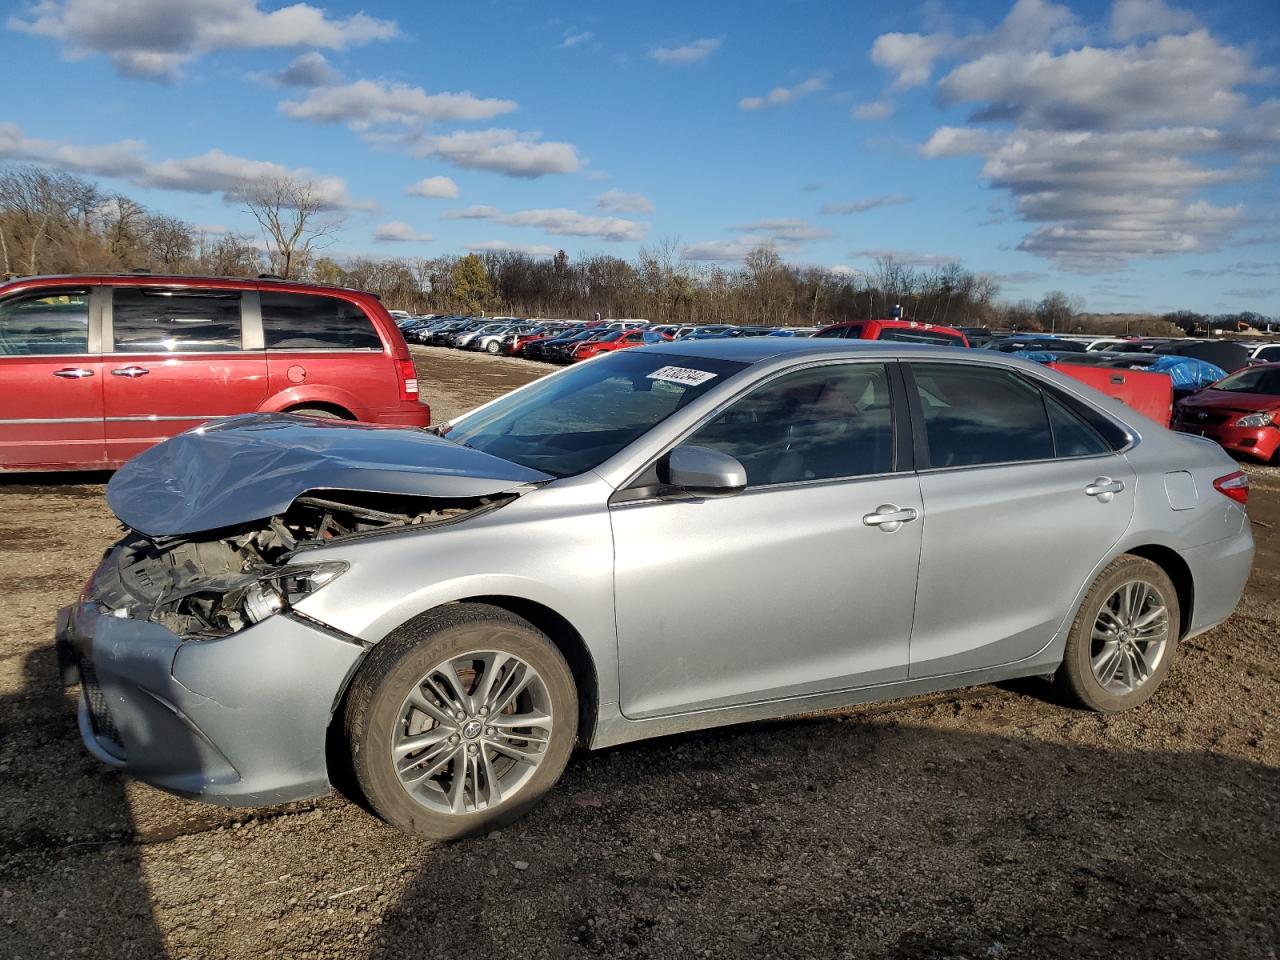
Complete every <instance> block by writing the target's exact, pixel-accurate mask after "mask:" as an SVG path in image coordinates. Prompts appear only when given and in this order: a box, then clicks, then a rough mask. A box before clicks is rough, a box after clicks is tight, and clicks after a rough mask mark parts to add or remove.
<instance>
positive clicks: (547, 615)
mask: <svg viewBox="0 0 1280 960" xmlns="http://www.w3.org/2000/svg"><path fill="white" fill-rule="evenodd" d="M457 602H459V603H481V604H485V605H487V606H490V607H497V608H498V609H500V610H506V611H507V612H508V613H514V614H515V615H516V616H517V617H522V618H523V619H525V620H528V621H529V622H530V623H531V624H533V625H534V626H535V627H537V628H538V629H539V630H541V631H542V632H543V633H545V634H546V635H547V636H548V637H549V638H550V639H551V642H552V643H554V644H555V645H556V649H558V650H559V651H560V653H561V655H562V656H563V657H564V658H565V661H566V662H568V664H569V670H570V671H572V673H573V683H574V686H575V687H576V688H577V690H578V742H579V744H580V745H583V746H585V745H587V744H589V743H590V742H591V738H592V735H593V733H594V731H595V728H596V717H597V715H598V712H599V701H600V679H599V674H598V673H597V672H596V662H595V658H594V657H592V656H591V651H590V649H588V647H587V643H586V640H584V639H583V636H582V634H581V633H580V632H579V631H578V629H577V628H576V627H575V626H574V625H573V624H572V623H570V622H569V621H568V620H567V619H566V618H565V617H564V616H563V615H562V614H560V613H559V612H558V611H556V610H553V609H551V607H548V606H546V605H545V604H542V603H539V602H538V601H536V600H528V599H526V598H524V597H513V596H506V595H482V596H475V597H464V598H462V599H460V600H459V601H457Z"/></svg>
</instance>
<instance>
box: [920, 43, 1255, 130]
mask: <svg viewBox="0 0 1280 960" xmlns="http://www.w3.org/2000/svg"><path fill="white" fill-rule="evenodd" d="M1258 79H1261V72H1260V71H1258V70H1257V69H1255V68H1254V67H1253V66H1252V65H1251V63H1250V61H1249V58H1248V56H1247V55H1245V54H1244V52H1243V51H1241V50H1239V49H1236V48H1233V47H1228V46H1224V45H1222V44H1219V43H1218V42H1217V41H1216V40H1214V39H1213V37H1211V36H1210V35H1209V34H1208V33H1207V32H1206V31H1203V30H1199V31H1196V32H1195V33H1191V34H1188V35H1185V36H1166V37H1160V38H1158V39H1156V40H1154V41H1152V42H1150V43H1147V44H1142V45H1136V46H1126V47H1120V48H1116V49H1102V48H1098V47H1084V48H1082V49H1080V50H1072V51H1068V52H1067V53H1063V54H1061V55H1058V56H1054V55H1053V54H1050V53H1048V52H1046V51H1037V52H1034V53H1021V52H1011V53H996V54H987V55H985V56H982V57H979V58H978V59H976V60H973V61H971V62H969V63H965V64H962V65H960V66H958V67H956V69H954V70H953V71H951V73H949V74H948V75H947V76H946V77H944V78H943V79H942V80H941V81H940V82H939V84H938V93H939V95H940V96H941V98H942V100H943V101H944V102H945V103H948V104H957V103H975V102H976V103H986V104H987V105H988V106H987V107H986V108H985V109H983V110H981V111H979V113H978V114H977V115H976V116H975V119H977V120H998V121H1001V122H1015V123H1023V124H1027V125H1029V126H1034V127H1053V128H1058V129H1063V128H1070V129H1094V128H1099V127H1102V128H1110V129H1116V128H1132V127H1135V126H1144V125H1148V124H1150V125H1159V124H1202V123H1208V124H1213V123H1220V122H1222V121H1223V120H1226V119H1227V118H1229V117H1230V116H1232V115H1233V114H1235V113H1236V112H1238V111H1239V110H1240V108H1241V107H1242V106H1243V105H1244V104H1245V102H1246V98H1245V97H1244V95H1243V94H1240V93H1237V92H1235V90H1234V89H1233V88H1234V87H1236V86H1237V85H1239V84H1242V83H1248V82H1252V81H1254V80H1258Z"/></svg>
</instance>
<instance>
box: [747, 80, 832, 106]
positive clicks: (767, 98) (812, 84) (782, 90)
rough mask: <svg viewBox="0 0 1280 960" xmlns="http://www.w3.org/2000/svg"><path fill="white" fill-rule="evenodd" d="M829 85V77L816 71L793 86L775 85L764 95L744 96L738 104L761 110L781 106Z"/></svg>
mask: <svg viewBox="0 0 1280 960" xmlns="http://www.w3.org/2000/svg"><path fill="white" fill-rule="evenodd" d="M826 85H827V78H826V76H825V75H824V74H821V73H815V74H814V75H813V76H811V77H810V78H809V79H808V80H805V81H803V82H801V83H797V84H795V85H794V86H791V87H774V88H773V89H772V90H770V91H769V92H768V93H766V94H765V95H764V96H763V97H743V98H742V99H741V100H739V101H738V106H739V107H741V108H742V109H743V110H760V109H762V108H764V107H780V106H783V105H784V104H788V103H792V102H794V101H796V100H799V99H800V98H801V97H807V96H809V94H811V93H817V92H818V91H819V90H822V89H823V88H824V87H826Z"/></svg>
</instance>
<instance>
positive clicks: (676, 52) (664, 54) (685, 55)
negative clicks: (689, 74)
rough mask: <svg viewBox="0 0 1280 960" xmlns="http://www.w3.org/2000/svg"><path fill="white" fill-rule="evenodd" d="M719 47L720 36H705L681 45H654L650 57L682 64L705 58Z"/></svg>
mask: <svg viewBox="0 0 1280 960" xmlns="http://www.w3.org/2000/svg"><path fill="white" fill-rule="evenodd" d="M719 49H720V39H719V38H718V37H705V38H703V39H701V40H695V41H693V42H692V43H687V44H684V45H683V46H679V47H653V48H651V49H650V50H649V59H650V60H656V61H657V62H658V63H668V64H675V65H677V66H682V65H684V64H687V63H698V62H700V61H702V60H705V59H707V57H709V56H711V55H712V54H713V53H715V52H716V51H717V50H719Z"/></svg>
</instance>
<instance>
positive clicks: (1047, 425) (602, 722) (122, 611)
mask: <svg viewBox="0 0 1280 960" xmlns="http://www.w3.org/2000/svg"><path fill="white" fill-rule="evenodd" d="M1247 494H1248V485H1247V480H1246V479H1245V477H1244V475H1243V474H1241V473H1240V472H1239V471H1238V470H1237V469H1236V466H1235V464H1234V463H1233V462H1232V461H1231V460H1230V459H1229V458H1228V457H1227V456H1226V455H1225V454H1224V453H1223V452H1222V451H1221V450H1220V449H1219V447H1218V446H1217V445H1216V444H1213V443H1211V442H1208V441H1205V440H1202V439H1199V438H1196V437H1191V436H1187V435H1182V434H1175V433H1171V432H1169V431H1168V430H1166V429H1165V428H1163V427H1161V426H1158V425H1157V424H1155V423H1153V422H1151V421H1149V420H1146V419H1144V418H1143V417H1142V416H1141V415H1139V414H1136V413H1134V412H1133V411H1132V410H1130V409H1128V408H1127V407H1124V406H1121V405H1119V404H1117V403H1116V402H1114V401H1112V400H1109V399H1108V398H1106V397H1104V396H1102V395H1101V394H1098V393H1095V392H1093V391H1091V390H1090V389H1088V388H1086V387H1084V386H1082V385H1081V384H1079V383H1078V382H1076V381H1074V380H1071V379H1068V378H1066V377H1063V376H1060V375H1058V374H1056V373H1054V372H1053V371H1051V370H1047V369H1044V368H1041V367H1038V366H1035V365H1032V364H1028V363H1025V362H1023V361H1021V360H1017V359H1014V358H1011V357H1007V356H1004V355H1001V354H998V353H993V352H985V351H984V352H976V351H975V352H967V351H961V350H952V349H941V348H931V347H912V346H910V345H905V344H890V345H877V344H872V343H861V342H851V341H827V340H803V339H783V338H771V337H764V338H751V339H745V338H744V339H739V340H731V341H724V340H720V341H717V340H708V341H682V342H678V343H671V344H666V345H662V346H655V347H646V348H639V349H634V350H628V351H621V352H618V353H614V354H611V355H608V356H605V357H602V358H600V359H597V360H593V361H590V362H588V363H583V364H579V365H576V366H574V367H572V368H569V369H567V370H565V371H563V372H561V373H558V374H555V375H553V376H549V377H546V378H543V379H541V380H538V381H536V382H535V383H532V384H530V385H529V386H527V387H524V388H522V389H520V390H517V391H516V392H514V393H511V394H508V395H507V396H505V397H502V398H500V399H498V400H495V401H493V402H492V403H490V404H487V405H485V406H483V407H480V408H479V409H477V410H475V411H473V412H471V413H470V414H468V415H466V416H464V417H462V418H460V419H459V420H457V421H455V422H453V423H451V424H448V425H445V426H444V427H443V428H438V429H436V430H435V431H432V432H427V431H409V430H387V429H377V428H370V427H365V426H361V425H357V424H351V423H343V422H337V421H319V420H310V419H308V418H303V417H289V416H277V417H261V416H259V417H245V418H237V419H234V420H228V421H223V422H220V423H218V424H213V425H208V426H206V427H203V428H200V429H197V430H194V431H192V432H189V433H186V434H183V435H182V436H179V437H177V438H175V439H173V440H171V441H169V442H167V443H165V444H162V445H160V446H159V447H156V448H154V449H153V450H150V451H148V452H147V453H144V454H142V455H141V456H139V457H138V458H137V459H135V460H133V461H132V462H131V463H129V464H128V465H126V466H125V467H124V468H123V469H121V470H120V471H119V472H118V473H117V474H116V475H115V477H114V478H113V479H112V481H111V484H110V486H109V488H108V494H107V495H108V500H109V502H110V504H111V506H112V508H113V510H114V511H115V512H116V514H117V516H118V517H119V518H120V520H121V521H122V522H123V523H124V525H125V526H126V528H127V531H128V532H127V535H126V536H125V537H124V538H123V539H122V540H121V541H120V542H119V543H118V544H116V545H115V546H114V547H112V548H111V549H110V550H109V551H108V552H107V554H106V556H105V557H104V558H103V561H102V563H101V565H100V566H99V568H98V570H97V571H96V572H95V573H94V575H93V577H92V579H91V580H90V582H89V584H88V585H87V587H86V589H85V593H84V596H83V598H82V601H81V602H80V603H78V604H76V605H74V606H72V607H68V608H66V609H64V610H63V611H61V613H60V616H59V634H58V649H59V652H60V654H61V659H62V663H63V666H64V677H65V679H66V681H67V682H68V683H75V682H78V683H80V687H81V707H80V726H81V733H82V737H83V739H84V742H85V744H86V745H87V747H88V749H89V750H90V751H92V752H93V753H94V754H95V755H97V756H98V757H99V758H100V759H101V760H103V761H104V762H106V763H109V764H112V765H113V766H117V767H122V768H124V769H126V770H129V771H130V772H132V773H133V774H134V775H136V776H137V777H139V778H141V779H143V780H146V781H147V782H150V783H153V784H156V785H158V786H160V787H163V788H166V789H169V790H172V791H175V792H178V793H181V794H185V795H188V796H195V797H200V798H203V799H206V800H210V801H216V802H221V803H228V804H258V803H268V802H278V801H282V800H289V799H297V798H301V797H305V796H311V795H315V794H317V793H321V792H323V791H325V790H327V789H328V786H329V782H330V779H331V774H332V773H333V765H334V764H341V765H343V766H344V767H345V766H349V767H350V768H351V769H352V770H353V771H354V775H355V777H354V779H355V781H356V783H357V784H358V786H359V788H360V790H361V791H363V793H364V795H365V797H366V798H367V800H368V802H369V803H370V804H371V805H372V807H373V809H375V810H376V811H378V812H379V813H380V814H381V815H382V816H383V817H385V818H386V819H387V820H389V821H391V822H392V823H394V824H396V825H398V826H400V827H402V828H404V829H406V830H411V831H416V832H418V833H422V834H426V835H430V836H461V835H465V834H468V833H472V832H475V831H479V830H484V829H488V828H492V827H493V826H495V825H496V824H500V823H503V822H506V821H509V820H510V819H512V818H514V817H516V816H518V815H520V814H521V813H523V812H524V811H525V810H527V809H528V808H529V807H530V806H531V805H532V804H533V803H535V802H536V801H537V800H538V798H539V797H540V796H541V795H542V794H544V793H545V792H546V791H547V790H548V789H549V788H550V787H551V786H552V785H553V784H554V783H555V781H556V780H557V779H558V778H559V776H560V774H561V772H562V771H563V770H564V767H565V764H566V763H567V761H568V759H569V756H570V753H571V751H572V750H573V749H574V747H575V746H578V745H581V746H585V747H588V748H598V747H605V746H610V745H613V744H619V743H623V742H625V741H630V740H636V739H639V738H642V737H652V736H659V735H662V734H668V733H674V732H677V731H687V730H692V729H698V728H704V727H712V726H716V725H720V724H728V723H738V722H743V721H751V720H757V719H761V718H766V717H779V716H784V715H788V714H797V713H803V712H807V711H813V710H818V709H824V708H829V707H836V706H841V705H845V704H852V703H859V702H865V701H870V700H880V699H886V698H891V697H902V696H906V695H910V694H917V693H922V692H925V691H935V690H943V689H950V688H956V687H963V686H968V685H971V684H981V683H989V682H992V681H997V680H1005V679H1009V678H1013V677H1024V676H1044V677H1051V678H1052V680H1053V683H1054V684H1055V685H1056V686H1057V687H1058V688H1059V689H1060V691H1061V692H1062V693H1063V694H1065V695H1067V696H1069V697H1070V698H1072V699H1074V700H1075V701H1076V702H1077V703H1079V704H1081V705H1082V706H1084V707H1087V708H1091V709H1094V710H1103V711H1111V710H1122V709H1127V708H1130V707H1134V706H1137V705H1138V704H1141V703H1143V702H1144V701H1146V700H1147V699H1148V698H1149V697H1151V696H1152V694H1153V693H1155V691H1156V689H1157V687H1158V686H1159V685H1160V683H1161V681H1162V680H1163V679H1164V678H1165V677H1166V676H1167V675H1168V673H1169V671H1170V669H1171V668H1172V667H1173V665H1174V660H1175V656H1176V652H1177V647H1178V644H1179V642H1180V641H1181V640H1185V639H1186V638H1187V637H1190V636H1193V635H1195V634H1197V633H1200V632H1202V631H1204V630H1207V629H1209V628H1210V627H1212V626H1213V625H1215V624H1217V623H1218V622H1220V621H1222V620H1223V619H1225V618H1226V617H1228V616H1229V615H1230V614H1231V612H1232V611H1233V610H1234V608H1235V606H1236V604H1237V602H1238V601H1239V598H1240V594H1241V591H1242V589H1243V587H1244V584H1245V580H1246V579H1247V578H1248V575H1249V569H1250V564H1251V562H1252V557H1253V541H1252V537H1251V534H1250V530H1249V524H1248V522H1247V518H1246V514H1245V505H1244V504H1245V501H1246V499H1247Z"/></svg>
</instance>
